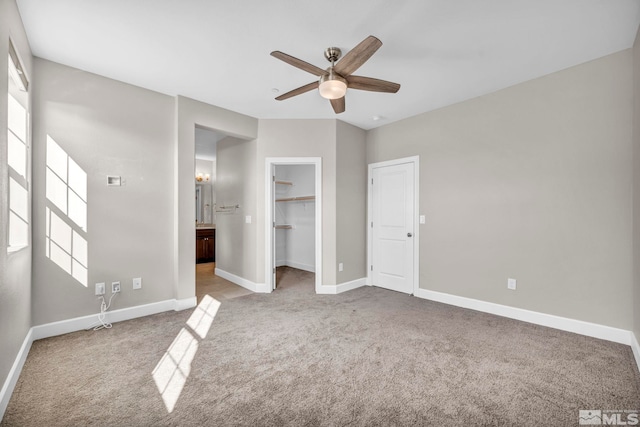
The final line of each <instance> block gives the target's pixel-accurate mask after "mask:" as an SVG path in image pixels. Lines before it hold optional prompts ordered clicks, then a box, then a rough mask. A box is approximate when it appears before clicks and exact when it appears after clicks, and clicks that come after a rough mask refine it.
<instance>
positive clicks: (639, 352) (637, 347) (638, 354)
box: [631, 332, 640, 371]
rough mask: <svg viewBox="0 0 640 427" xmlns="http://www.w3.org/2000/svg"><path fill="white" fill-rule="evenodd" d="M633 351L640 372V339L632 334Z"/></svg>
mask: <svg viewBox="0 0 640 427" xmlns="http://www.w3.org/2000/svg"><path fill="white" fill-rule="evenodd" d="M631 350H633V356H634V357H635V358H636V364H637V365H638V370H639V371H640V343H638V337H636V335H635V334H634V333H633V332H631Z"/></svg>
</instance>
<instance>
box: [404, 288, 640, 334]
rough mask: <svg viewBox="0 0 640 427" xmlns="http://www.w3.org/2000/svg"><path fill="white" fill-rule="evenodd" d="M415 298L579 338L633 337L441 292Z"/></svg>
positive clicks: (607, 328) (620, 331) (420, 291)
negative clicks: (530, 324) (488, 314)
mask: <svg viewBox="0 0 640 427" xmlns="http://www.w3.org/2000/svg"><path fill="white" fill-rule="evenodd" d="M415 296H417V297H419V298H424V299H428V300H431V301H437V302H441V303H444V304H449V305H455V306H457V307H463V308H469V309H471V310H477V311H482V312H484V313H490V314H495V315H497V316H503V317H508V318H510V319H516V320H522V321H524V322H529V323H534V324H536V325H541V326H547V327H550V328H554V329H560V330H561V331H567V332H573V333H576V334H580V335H586V336H588V337H593V338H600V339H603V340H607V341H613V342H617V343H620V344H626V345H631V335H632V333H631V332H630V331H627V330H625V329H618V328H613V327H611V326H604V325H599V324H597V323H590V322H584V321H582V320H576V319H569V318H567V317H560V316H555V315H553V314H545V313H539V312H536V311H530V310H525V309H522V308H516V307H509V306H507V305H501V304H495V303H492V302H486V301H480V300H477V299H473V298H466V297H460V296H457V295H451V294H446V293H443V292H436V291H429V290H426V289H418V292H416V293H415Z"/></svg>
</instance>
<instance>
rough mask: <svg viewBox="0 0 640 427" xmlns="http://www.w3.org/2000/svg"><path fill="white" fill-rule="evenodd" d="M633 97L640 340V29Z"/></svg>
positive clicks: (638, 326) (638, 328) (639, 328)
mask: <svg viewBox="0 0 640 427" xmlns="http://www.w3.org/2000/svg"><path fill="white" fill-rule="evenodd" d="M633 98H634V109H633V284H634V298H633V301H634V303H633V307H634V319H635V321H634V328H633V331H634V333H635V335H636V339H638V340H640V30H638V34H637V36H636V41H635V43H634V45H633Z"/></svg>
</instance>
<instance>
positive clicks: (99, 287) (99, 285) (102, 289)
mask: <svg viewBox="0 0 640 427" xmlns="http://www.w3.org/2000/svg"><path fill="white" fill-rule="evenodd" d="M105 293H106V290H105V285H104V283H96V295H104V294H105Z"/></svg>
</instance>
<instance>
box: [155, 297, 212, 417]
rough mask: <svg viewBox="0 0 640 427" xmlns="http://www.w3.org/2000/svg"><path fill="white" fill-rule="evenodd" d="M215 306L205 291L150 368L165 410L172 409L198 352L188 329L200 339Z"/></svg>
mask: <svg viewBox="0 0 640 427" xmlns="http://www.w3.org/2000/svg"><path fill="white" fill-rule="evenodd" d="M219 307H220V302H219V301H217V300H216V299H214V298H212V297H210V296H209V295H205V297H204V298H203V299H202V301H201V302H200V304H198V306H197V307H196V308H195V310H194V311H193V313H192V314H191V317H189V320H187V327H184V328H182V329H181V330H180V332H179V333H178V336H176V338H175V339H174V340H173V342H172V343H171V345H170V346H169V349H168V350H167V351H166V353H165V354H164V355H163V356H162V359H160V362H158V364H157V365H156V367H155V368H154V369H153V372H152V376H153V380H154V382H155V383H156V387H157V388H158V391H159V392H160V395H161V396H162V400H163V401H164V405H165V407H166V408H167V412H169V413H171V412H173V409H174V408H175V406H176V403H177V402H178V399H179V398H180V394H181V393H182V390H183V388H184V385H185V384H186V382H187V378H189V374H190V373H191V363H192V362H193V359H194V358H195V356H196V353H197V352H198V346H199V343H198V338H197V337H196V336H194V334H192V333H191V332H189V329H191V330H192V331H193V332H195V334H196V335H197V336H198V337H200V338H201V339H204V338H205V337H206V336H207V333H208V332H209V329H210V328H211V324H212V323H213V319H214V318H215V316H216V313H217V312H218V308H219ZM187 328H189V329H187Z"/></svg>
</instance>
